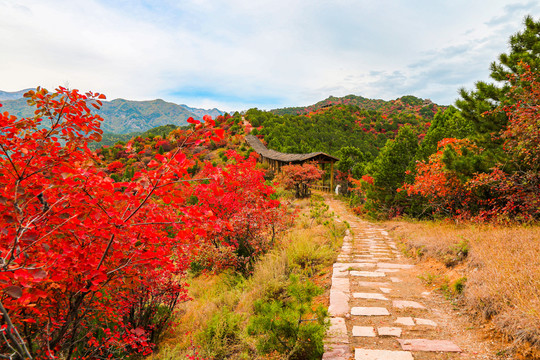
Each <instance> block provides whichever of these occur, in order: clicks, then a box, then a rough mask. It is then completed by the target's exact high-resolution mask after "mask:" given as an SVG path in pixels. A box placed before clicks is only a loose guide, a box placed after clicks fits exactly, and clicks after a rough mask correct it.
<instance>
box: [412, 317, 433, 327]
mask: <svg viewBox="0 0 540 360" xmlns="http://www.w3.org/2000/svg"><path fill="white" fill-rule="evenodd" d="M414 321H416V325H428V326H437V323H436V322H435V321H432V320H428V319H420V318H414Z"/></svg>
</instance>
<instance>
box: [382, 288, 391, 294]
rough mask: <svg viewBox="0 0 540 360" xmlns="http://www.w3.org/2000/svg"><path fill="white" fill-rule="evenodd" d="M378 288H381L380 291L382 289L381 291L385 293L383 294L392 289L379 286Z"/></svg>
mask: <svg viewBox="0 0 540 360" xmlns="http://www.w3.org/2000/svg"><path fill="white" fill-rule="evenodd" d="M379 289H381V291H382V292H383V293H385V294H389V293H390V292H391V291H392V289H389V288H385V287H380V288H379Z"/></svg>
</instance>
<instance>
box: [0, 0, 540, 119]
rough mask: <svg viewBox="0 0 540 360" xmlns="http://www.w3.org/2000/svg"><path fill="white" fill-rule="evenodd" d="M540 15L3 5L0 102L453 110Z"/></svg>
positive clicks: (503, 9)
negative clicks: (52, 98) (35, 92)
mask: <svg viewBox="0 0 540 360" xmlns="http://www.w3.org/2000/svg"><path fill="white" fill-rule="evenodd" d="M538 10H540V9H539V7H538V5H536V3H534V2H529V3H514V4H510V5H509V4H507V2H506V1H503V0H498V1H492V2H490V5H489V6H486V4H485V2H483V1H479V0H476V1H471V0H469V1H466V0H456V1H452V2H443V1H427V0H416V1H407V2H398V1H389V0H385V1H380V2H373V1H367V0H362V1H358V0H334V1H331V2H330V1H323V0H296V1H290V0H289V1H284V0H260V1H247V0H228V1H225V0H222V1H217V0H184V1H181V2H178V1H174V0H161V1H151V0H146V1H145V0H132V1H127V0H101V1H100V0H86V1H80V0H74V1H69V0H48V1H40V0H18V1H17V2H16V4H13V2H11V1H1V0H0V43H1V44H2V45H1V46H2V51H1V52H0V79H1V83H0V89H2V90H7V91H15V90H19V89H22V88H26V87H31V86H35V85H44V86H46V87H49V88H53V87H55V86H57V85H62V84H64V83H65V82H69V85H70V86H71V87H75V88H80V89H82V90H92V91H97V92H102V93H105V94H106V95H108V97H109V98H116V97H123V98H128V99H135V100H141V99H152V98H157V97H161V98H164V99H165V100H168V101H174V102H178V103H186V104H188V105H190V106H204V107H214V106H217V107H220V108H222V109H225V110H242V109H245V108H248V107H254V106H257V107H259V108H273V107H283V106H294V105H307V104H310V103H314V102H316V101H318V100H321V99H323V98H325V97H327V96H329V95H335V96H338V95H346V94H349V93H354V94H358V95H362V96H365V97H370V98H385V99H389V98H396V97H398V96H401V95H405V94H413V95H416V96H420V97H426V98H432V99H433V100H434V101H437V102H440V103H450V102H452V101H453V100H454V99H455V97H456V94H457V90H458V88H459V87H462V86H466V87H471V86H472V84H473V83H474V81H476V80H481V79H482V80H486V79H487V76H488V71H489V63H490V62H491V61H493V60H495V58H496V56H497V55H498V54H499V53H500V52H502V51H505V50H506V48H507V46H506V42H507V39H508V37H509V36H510V35H511V34H512V33H514V32H516V31H518V30H520V29H521V28H522V19H523V16H524V15H525V14H527V13H533V14H534V13H535V12H536V13H538Z"/></svg>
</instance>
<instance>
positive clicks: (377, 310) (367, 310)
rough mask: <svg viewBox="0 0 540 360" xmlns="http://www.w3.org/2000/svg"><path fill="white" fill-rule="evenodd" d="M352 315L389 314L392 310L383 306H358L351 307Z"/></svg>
mask: <svg viewBox="0 0 540 360" xmlns="http://www.w3.org/2000/svg"><path fill="white" fill-rule="evenodd" d="M351 315H356V316H388V315H390V312H389V311H388V309H386V308H383V307H375V306H373V307H363V306H357V307H353V308H352V309H351Z"/></svg>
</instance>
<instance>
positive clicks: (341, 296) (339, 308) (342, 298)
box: [328, 290, 350, 316]
mask: <svg viewBox="0 0 540 360" xmlns="http://www.w3.org/2000/svg"><path fill="white" fill-rule="evenodd" d="M349 309H350V308H349V294H348V293H345V292H343V291H340V290H330V306H328V313H329V314H330V315H331V316H341V315H345V314H348V313H349Z"/></svg>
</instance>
